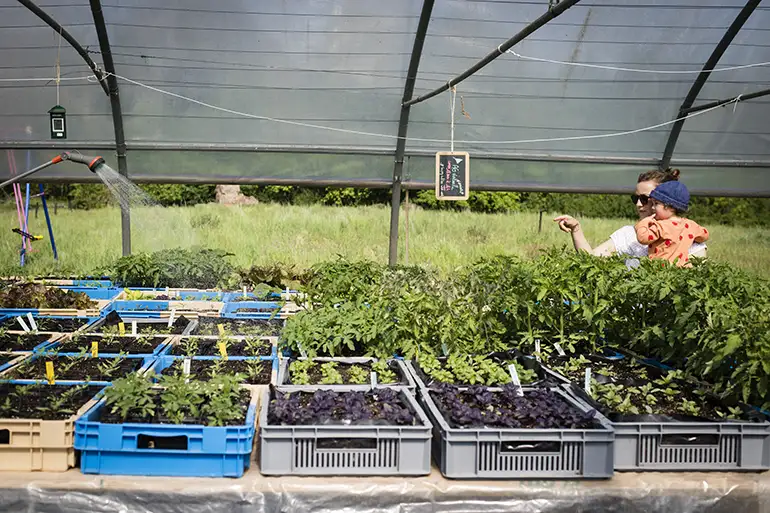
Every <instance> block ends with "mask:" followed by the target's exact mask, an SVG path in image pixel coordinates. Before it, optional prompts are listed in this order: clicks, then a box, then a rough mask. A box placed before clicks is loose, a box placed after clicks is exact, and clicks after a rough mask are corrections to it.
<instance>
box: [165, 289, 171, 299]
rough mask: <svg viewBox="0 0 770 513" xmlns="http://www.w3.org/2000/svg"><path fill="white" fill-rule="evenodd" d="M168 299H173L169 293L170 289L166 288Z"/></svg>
mask: <svg viewBox="0 0 770 513" xmlns="http://www.w3.org/2000/svg"><path fill="white" fill-rule="evenodd" d="M166 297H171V295H170V294H169V291H168V287H166Z"/></svg>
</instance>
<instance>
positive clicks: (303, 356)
mask: <svg viewBox="0 0 770 513" xmlns="http://www.w3.org/2000/svg"><path fill="white" fill-rule="evenodd" d="M297 347H298V348H299V354H300V355H302V358H307V353H306V352H305V348H303V347H302V344H301V343H299V342H297Z"/></svg>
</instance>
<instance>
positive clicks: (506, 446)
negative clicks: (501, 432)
mask: <svg viewBox="0 0 770 513" xmlns="http://www.w3.org/2000/svg"><path fill="white" fill-rule="evenodd" d="M545 452H550V453H556V454H558V453H560V452H561V442H544V441H542V440H536V441H532V442H529V441H522V440H515V441H512V442H500V454H527V453H538V454H542V453H545Z"/></svg>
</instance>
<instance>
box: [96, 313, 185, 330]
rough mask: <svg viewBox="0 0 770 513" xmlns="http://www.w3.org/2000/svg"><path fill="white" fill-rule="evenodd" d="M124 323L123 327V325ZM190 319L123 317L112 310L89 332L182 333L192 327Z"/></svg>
mask: <svg viewBox="0 0 770 513" xmlns="http://www.w3.org/2000/svg"><path fill="white" fill-rule="evenodd" d="M121 324H122V327H121ZM191 327H192V326H191V325H190V321H189V320H188V319H187V318H186V317H185V316H183V315H182V316H179V317H175V318H174V319H172V323H171V324H170V325H169V323H168V319H151V318H143V319H130V318H127V319H123V318H122V317H121V316H120V315H119V314H118V313H117V312H110V313H109V314H107V315H106V316H105V317H104V320H103V321H100V322H95V323H94V324H93V325H92V326H91V327H89V329H88V332H89V333H97V334H104V335H120V334H121V332H122V334H127V333H128V334H132V335H133V334H137V335H182V334H186V333H185V330H187V329H188V328H191Z"/></svg>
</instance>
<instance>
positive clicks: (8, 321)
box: [0, 312, 100, 333]
mask: <svg viewBox="0 0 770 513" xmlns="http://www.w3.org/2000/svg"><path fill="white" fill-rule="evenodd" d="M32 317H34V318H35V320H36V321H37V320H38V319H82V320H84V321H86V323H85V324H83V326H81V327H80V328H78V330H86V329H87V328H88V327H89V326H90V325H91V324H93V323H94V322H95V321H97V320H99V319H100V317H83V316H74V317H71V316H67V315H39V314H38V313H37V312H35V313H33V314H32ZM22 318H23V320H24V322H25V323H26V324H27V326H29V321H28V320H27V316H26V315H23V316H22ZM0 327H3V328H8V329H9V330H11V331H21V330H22V328H21V325H20V324H18V322H17V321H16V317H14V316H10V315H8V316H4V317H2V318H0ZM42 332H43V333H64V332H59V331H52V330H43V331H42ZM67 333H68V332H67Z"/></svg>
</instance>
